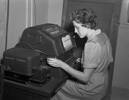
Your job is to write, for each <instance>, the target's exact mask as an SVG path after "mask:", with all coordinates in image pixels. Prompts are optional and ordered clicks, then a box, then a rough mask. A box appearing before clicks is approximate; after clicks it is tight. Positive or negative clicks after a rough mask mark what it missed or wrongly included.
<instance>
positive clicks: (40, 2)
mask: <svg viewBox="0 0 129 100" xmlns="http://www.w3.org/2000/svg"><path fill="white" fill-rule="evenodd" d="M34 17H35V19H34V22H35V25H38V24H44V23H47V22H48V0H35V5H34Z"/></svg>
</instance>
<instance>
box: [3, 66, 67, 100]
mask: <svg viewBox="0 0 129 100" xmlns="http://www.w3.org/2000/svg"><path fill="white" fill-rule="evenodd" d="M52 72H53V74H52V75H53V76H52V77H51V78H50V80H49V81H48V82H46V83H44V84H39V85H38V84H32V83H29V82H28V83H26V84H23V83H19V82H16V81H12V80H8V79H4V93H3V100H10V99H11V100H50V98H51V97H52V96H53V95H54V94H55V93H56V92H57V91H58V90H59V89H60V88H61V86H62V85H63V84H64V83H65V81H66V80H67V78H68V75H67V74H66V73H65V72H64V71H63V70H61V69H55V68H53V71H52ZM54 73H58V74H54Z"/></svg>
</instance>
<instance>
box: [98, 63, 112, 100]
mask: <svg viewBox="0 0 129 100" xmlns="http://www.w3.org/2000/svg"><path fill="white" fill-rule="evenodd" d="M112 78H113V67H112V63H110V64H109V66H108V87H107V90H106V94H105V95H104V97H103V98H102V99H101V100H111V93H112Z"/></svg>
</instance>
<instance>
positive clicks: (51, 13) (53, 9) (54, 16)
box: [48, 0, 63, 25]
mask: <svg viewBox="0 0 129 100" xmlns="http://www.w3.org/2000/svg"><path fill="white" fill-rule="evenodd" d="M62 8H63V0H49V6H48V22H50V23H54V24H59V25H61V19H62Z"/></svg>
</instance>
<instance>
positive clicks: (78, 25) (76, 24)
mask: <svg viewBox="0 0 129 100" xmlns="http://www.w3.org/2000/svg"><path fill="white" fill-rule="evenodd" d="M73 25H74V26H76V27H80V26H81V23H77V22H76V21H73Z"/></svg>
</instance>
